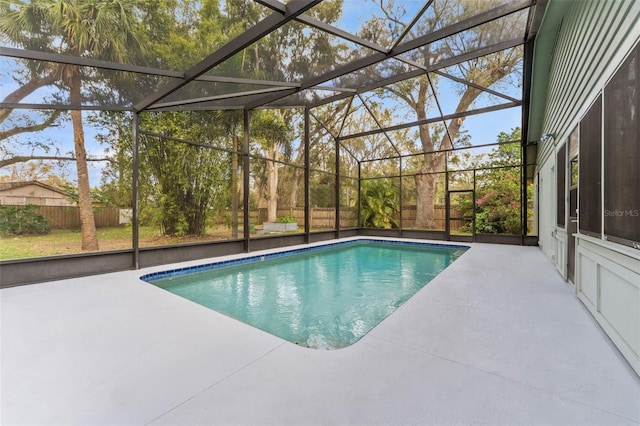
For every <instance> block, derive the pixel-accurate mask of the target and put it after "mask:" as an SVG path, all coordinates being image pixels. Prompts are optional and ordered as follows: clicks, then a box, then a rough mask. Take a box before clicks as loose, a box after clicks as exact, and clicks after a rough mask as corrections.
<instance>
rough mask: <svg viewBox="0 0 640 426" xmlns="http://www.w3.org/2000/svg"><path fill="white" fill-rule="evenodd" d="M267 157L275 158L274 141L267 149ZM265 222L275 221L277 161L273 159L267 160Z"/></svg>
mask: <svg viewBox="0 0 640 426" xmlns="http://www.w3.org/2000/svg"><path fill="white" fill-rule="evenodd" d="M267 152H268V154H269V155H268V158H273V159H274V160H277V158H275V157H276V156H277V152H278V144H276V143H274V144H273V146H272V147H271V148H270V149H269V150H268V151H267ZM266 168H267V190H268V194H267V222H276V221H277V219H278V218H277V211H278V163H276V162H275V161H267V162H266Z"/></svg>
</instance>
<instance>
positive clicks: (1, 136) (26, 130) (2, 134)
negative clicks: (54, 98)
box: [0, 110, 62, 141]
mask: <svg viewBox="0 0 640 426" xmlns="http://www.w3.org/2000/svg"><path fill="white" fill-rule="evenodd" d="M60 114H62V111H61V110H56V111H53V112H52V113H51V115H50V116H49V117H48V118H47V119H46V120H45V121H43V122H42V123H40V124H34V125H33V126H24V127H14V128H12V129H9V130H5V131H4V132H0V141H2V140H5V139H7V138H10V137H11V136H15V135H18V134H22V133H30V132H39V131H40V130H44V129H46V128H47V127H49V126H51V125H52V124H53V123H54V122H55V121H56V119H57V118H58V117H59V116H60Z"/></svg>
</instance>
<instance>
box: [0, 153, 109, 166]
mask: <svg viewBox="0 0 640 426" xmlns="http://www.w3.org/2000/svg"><path fill="white" fill-rule="evenodd" d="M32 160H50V161H76V158H75V157H59V156H52V155H17V156H15V157H11V158H7V159H4V160H0V167H7V166H10V165H12V164H16V163H26V162H27V161H32ZM87 161H109V162H114V159H113V158H106V157H105V158H87Z"/></svg>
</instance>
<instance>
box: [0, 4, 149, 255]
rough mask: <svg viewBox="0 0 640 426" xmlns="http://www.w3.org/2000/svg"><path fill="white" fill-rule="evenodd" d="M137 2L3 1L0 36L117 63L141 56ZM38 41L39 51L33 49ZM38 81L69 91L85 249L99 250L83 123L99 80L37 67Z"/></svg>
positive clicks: (75, 70)
mask: <svg viewBox="0 0 640 426" xmlns="http://www.w3.org/2000/svg"><path fill="white" fill-rule="evenodd" d="M134 6H135V1H134V0H110V1H104V0H33V1H31V2H28V3H25V2H22V1H20V0H3V1H2V4H1V5H0V9H1V10H2V12H3V13H2V16H1V17H0V32H1V33H2V34H3V35H4V36H5V37H7V38H8V39H10V40H11V41H12V42H13V43H15V44H16V45H19V46H22V47H24V48H26V49H29V48H38V49H40V50H45V51H49V52H56V53H61V54H64V55H69V56H88V57H92V58H100V59H102V60H109V61H115V62H122V61H124V60H125V59H126V58H127V57H130V56H132V55H136V54H137V52H140V48H139V44H138V43H137V41H136V37H135V20H134V13H133V8H134ZM34 40H35V41H37V43H38V44H39V47H36V45H34ZM29 71H30V72H31V74H32V75H33V78H34V79H35V78H36V76H40V77H39V79H37V80H38V81H41V82H44V83H46V84H48V85H50V84H55V85H57V86H60V87H61V88H63V89H66V90H68V91H69V102H70V104H71V108H75V109H72V110H71V122H72V125H73V143H74V150H75V159H76V167H77V174H78V195H79V200H78V206H79V208H80V222H81V227H82V250H98V239H97V235H96V228H95V221H94V217H93V208H92V206H91V194H90V188H91V187H90V183H89V172H88V167H87V152H86V149H85V143H84V142H85V138H84V127H83V123H82V112H81V110H80V109H79V107H80V106H81V105H82V83H83V80H88V79H91V80H98V79H99V78H100V76H99V75H98V74H96V73H95V72H94V73H93V74H91V75H89V74H87V72H86V71H85V70H83V69H82V68H81V67H79V66H77V65H66V64H48V65H45V64H43V63H40V64H39V67H33V68H30V70H29Z"/></svg>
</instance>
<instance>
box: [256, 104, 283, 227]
mask: <svg viewBox="0 0 640 426" xmlns="http://www.w3.org/2000/svg"><path fill="white" fill-rule="evenodd" d="M286 113H287V112H286V111H282V110H261V111H254V113H253V115H252V120H251V135H252V139H253V140H254V141H256V142H257V143H258V145H259V147H260V150H261V151H262V152H263V154H264V156H265V158H267V159H268V160H272V161H266V162H265V173H266V181H265V182H264V183H265V184H266V188H267V193H266V194H265V195H266V199H267V222H276V220H277V209H278V169H279V167H280V164H279V163H278V161H280V160H281V158H280V156H281V155H282V154H284V157H285V158H284V159H288V158H290V157H291V140H292V131H293V129H292V128H291V126H290V124H289V122H288V121H287V120H286V118H285V115H286Z"/></svg>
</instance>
